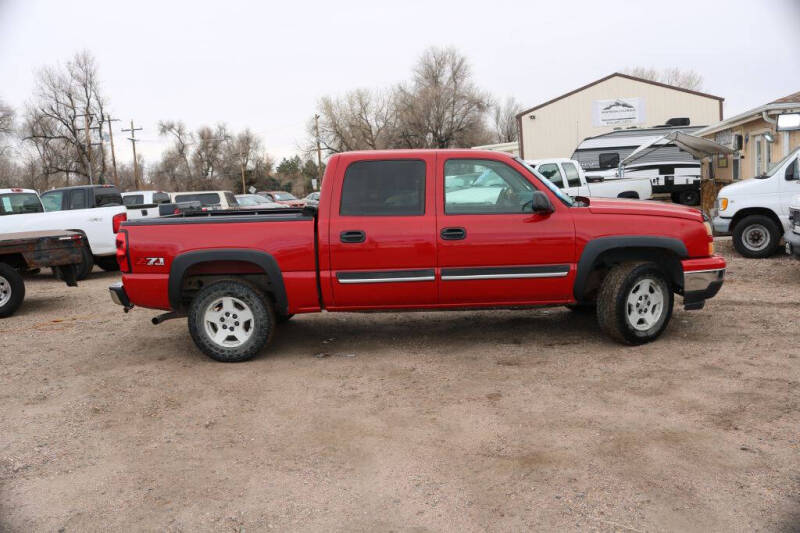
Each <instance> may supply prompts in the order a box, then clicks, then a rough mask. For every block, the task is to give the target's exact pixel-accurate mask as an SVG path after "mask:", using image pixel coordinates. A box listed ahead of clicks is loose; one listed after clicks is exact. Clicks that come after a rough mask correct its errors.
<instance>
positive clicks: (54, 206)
mask: <svg viewBox="0 0 800 533" xmlns="http://www.w3.org/2000/svg"><path fill="white" fill-rule="evenodd" d="M41 198H42V205H43V206H44V210H45V211H61V200H62V199H63V198H64V191H53V192H46V193H44V194H42V196H41Z"/></svg>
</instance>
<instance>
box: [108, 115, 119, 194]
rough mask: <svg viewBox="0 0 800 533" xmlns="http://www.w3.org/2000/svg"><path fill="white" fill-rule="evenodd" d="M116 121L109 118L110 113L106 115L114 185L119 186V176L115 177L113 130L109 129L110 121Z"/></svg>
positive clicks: (116, 120)
mask: <svg viewBox="0 0 800 533" xmlns="http://www.w3.org/2000/svg"><path fill="white" fill-rule="evenodd" d="M118 121H119V119H118V118H111V115H108V138H109V140H110V141H111V165H112V167H113V168H114V185H116V186H117V187H119V178H118V177H117V155H116V154H115V153H114V131H113V130H112V129H111V123H112V122H118Z"/></svg>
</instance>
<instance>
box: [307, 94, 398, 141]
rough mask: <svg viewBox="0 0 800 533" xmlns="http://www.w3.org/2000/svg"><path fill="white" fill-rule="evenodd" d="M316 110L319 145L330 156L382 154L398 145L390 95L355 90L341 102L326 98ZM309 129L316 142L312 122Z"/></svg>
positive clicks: (395, 112) (392, 101) (393, 108)
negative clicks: (356, 152)
mask: <svg viewBox="0 0 800 533" xmlns="http://www.w3.org/2000/svg"><path fill="white" fill-rule="evenodd" d="M317 110H318V113H319V115H320V121H319V136H320V144H321V146H322V148H323V149H324V150H326V151H328V152H329V153H336V152H345V151H348V150H380V149H384V148H392V147H394V146H395V144H396V142H397V111H396V106H395V102H394V95H393V94H392V93H391V92H388V91H369V90H366V89H356V90H354V91H351V92H349V93H347V94H345V95H344V97H342V98H338V99H336V98H332V97H329V96H326V97H324V98H322V99H321V100H320V102H319V104H318V106H317ZM307 129H308V134H309V137H310V138H311V139H314V137H315V135H316V132H315V125H314V121H313V120H311V121H309V124H308V128H307Z"/></svg>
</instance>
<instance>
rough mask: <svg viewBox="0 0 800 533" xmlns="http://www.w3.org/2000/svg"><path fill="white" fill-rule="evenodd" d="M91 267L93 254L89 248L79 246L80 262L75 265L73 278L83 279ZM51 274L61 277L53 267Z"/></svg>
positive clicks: (92, 265) (57, 277)
mask: <svg viewBox="0 0 800 533" xmlns="http://www.w3.org/2000/svg"><path fill="white" fill-rule="evenodd" d="M92 268H94V256H93V255H92V252H91V250H89V248H88V247H86V246H84V247H83V248H81V262H80V263H78V264H77V265H75V279H76V280H77V281H83V280H85V279H86V278H87V277H88V276H89V273H90V272H91V271H92ZM53 276H55V277H56V279H59V280H60V279H62V277H61V274H60V273H59V271H58V269H57V268H54V269H53Z"/></svg>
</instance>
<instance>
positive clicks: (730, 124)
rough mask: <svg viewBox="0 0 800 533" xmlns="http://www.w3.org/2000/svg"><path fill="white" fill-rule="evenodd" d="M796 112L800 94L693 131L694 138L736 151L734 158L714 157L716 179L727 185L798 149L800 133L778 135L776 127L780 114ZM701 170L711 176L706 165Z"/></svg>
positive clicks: (792, 132)
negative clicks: (702, 138) (698, 137)
mask: <svg viewBox="0 0 800 533" xmlns="http://www.w3.org/2000/svg"><path fill="white" fill-rule="evenodd" d="M798 112H800V91H798V92H796V93H794V94H790V95H789V96H784V97H783V98H778V99H777V100H773V101H772V102H769V103H767V104H764V105H762V106H759V107H756V108H755V109H750V110H749V111H745V112H744V113H740V114H738V115H736V116H733V117H730V118H727V119H725V120H723V121H721V122H717V123H713V124H711V125H710V126H708V127H707V128H703V129H701V130H699V131H696V132H695V133H694V134H695V135H698V136H700V137H705V138H706V139H711V140H712V141H716V142H718V143H720V144H724V145H725V146H730V147H731V148H736V149H738V151H737V153H736V154H735V155H732V156H731V155H719V156H717V157H716V158H714V162H713V175H712V176H713V177H714V178H715V180H716V181H718V182H723V183H727V182H731V181H736V180H740V179H748V178H752V177H753V176H759V175H761V174H763V173H764V172H766V171H767V170H769V168H770V166H771V165H772V164H773V163H776V162H778V161H780V160H781V158H783V157H786V156H787V155H789V152H791V151H792V150H794V149H795V148H798V147H800V131H781V132H779V131H777V128H776V127H775V123H776V117H777V116H778V115H780V114H781V113H798ZM739 147H741V148H739ZM703 170H704V174H705V177H711V176H708V174H709V172H708V168H707V166H706V165H704V168H703Z"/></svg>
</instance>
